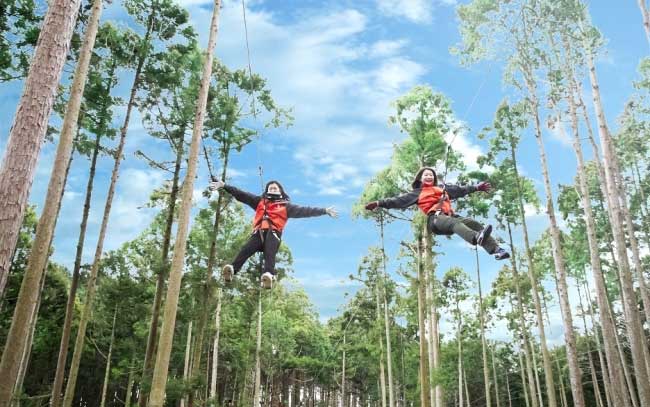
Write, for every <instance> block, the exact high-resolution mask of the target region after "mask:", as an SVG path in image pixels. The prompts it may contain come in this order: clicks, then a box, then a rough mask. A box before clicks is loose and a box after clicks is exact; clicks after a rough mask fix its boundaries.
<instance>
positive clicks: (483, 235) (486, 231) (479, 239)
mask: <svg viewBox="0 0 650 407" xmlns="http://www.w3.org/2000/svg"><path fill="white" fill-rule="evenodd" d="M491 234H492V225H487V226H486V227H484V228H483V230H481V231H480V232H479V234H478V235H476V244H477V245H479V246H483V242H485V241H486V240H487V239H488V238H489V237H490V235H491Z"/></svg>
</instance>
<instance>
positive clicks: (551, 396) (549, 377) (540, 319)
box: [510, 145, 557, 407]
mask: <svg viewBox="0 0 650 407" xmlns="http://www.w3.org/2000/svg"><path fill="white" fill-rule="evenodd" d="M510 155H511V158H512V162H513V171H514V173H515V177H516V180H517V182H516V185H517V196H518V200H519V202H518V203H519V215H520V217H521V227H522V229H523V232H524V247H525V249H526V260H527V263H528V278H529V279H530V283H531V285H532V289H531V295H532V297H533V302H534V305H535V316H536V318H537V329H538V333H539V342H540V348H541V350H542V362H543V364H544V374H545V377H546V387H547V389H549V390H548V391H547V394H548V407H557V401H556V398H555V380H554V379H553V368H552V365H551V357H550V355H549V353H548V347H547V345H546V331H545V329H544V316H543V314H542V305H541V301H540V298H539V291H538V290H539V288H538V287H539V284H538V282H537V275H536V274H535V266H534V264H533V253H532V250H531V248H530V240H529V237H528V225H527V222H526V211H525V210H524V201H523V191H522V188H521V181H520V178H519V171H518V169H517V157H516V154H515V146H514V145H511V146H510ZM533 362H535V357H534V350H533ZM535 376H537V368H535ZM538 387H539V384H538ZM538 395H539V397H540V398H541V394H539V393H538ZM533 396H534V395H531V398H533ZM542 405H544V404H543V402H541V401H540V406H542Z"/></svg>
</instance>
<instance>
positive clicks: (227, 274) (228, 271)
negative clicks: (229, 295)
mask: <svg viewBox="0 0 650 407" xmlns="http://www.w3.org/2000/svg"><path fill="white" fill-rule="evenodd" d="M234 274H235V270H234V269H233V268H232V266H231V265H230V264H226V265H225V266H223V270H222V271H221V277H223V281H225V282H226V283H230V282H232V278H233V275H234Z"/></svg>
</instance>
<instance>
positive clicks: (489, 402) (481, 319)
mask: <svg viewBox="0 0 650 407" xmlns="http://www.w3.org/2000/svg"><path fill="white" fill-rule="evenodd" d="M474 252H475V254H476V280H477V282H478V320H479V325H480V329H481V349H482V352H483V356H482V357H483V386H484V391H485V405H486V406H487V407H491V406H492V396H491V392H490V369H489V368H488V359H487V342H486V340H485V315H484V314H483V290H482V288H481V268H480V266H479V261H478V250H477V248H476V246H475V247H474Z"/></svg>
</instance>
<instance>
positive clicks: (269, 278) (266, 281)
mask: <svg viewBox="0 0 650 407" xmlns="http://www.w3.org/2000/svg"><path fill="white" fill-rule="evenodd" d="M273 280H275V276H274V275H273V274H271V273H269V272H268V271H267V272H266V273H264V274H262V287H264V288H266V289H267V290H269V289H271V287H273Z"/></svg>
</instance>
